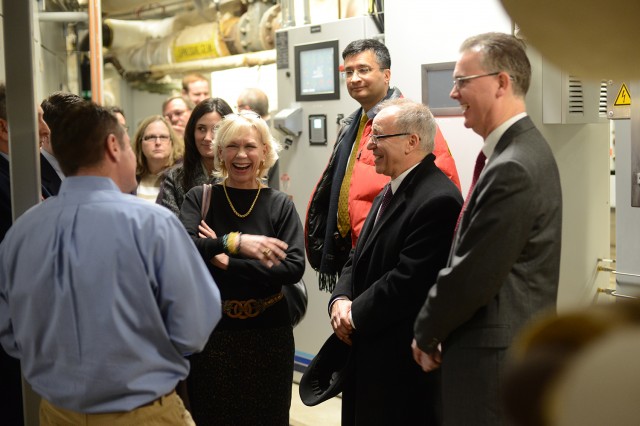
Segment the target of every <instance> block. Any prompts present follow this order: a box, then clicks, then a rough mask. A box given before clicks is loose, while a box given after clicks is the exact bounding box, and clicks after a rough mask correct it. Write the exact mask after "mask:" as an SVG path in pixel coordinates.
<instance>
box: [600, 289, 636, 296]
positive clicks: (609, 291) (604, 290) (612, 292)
mask: <svg viewBox="0 0 640 426" xmlns="http://www.w3.org/2000/svg"><path fill="white" fill-rule="evenodd" d="M598 293H604V294H608V295H609V296H613V297H619V298H621V299H637V297H635V296H629V295H626V294H621V293H618V292H617V291H616V290H614V289H612V288H599V289H598Z"/></svg>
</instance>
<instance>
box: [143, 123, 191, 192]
mask: <svg viewBox="0 0 640 426" xmlns="http://www.w3.org/2000/svg"><path fill="white" fill-rule="evenodd" d="M133 151H134V152H135V154H136V163H137V164H136V178H137V180H138V188H137V189H136V195H137V196H138V197H140V198H143V199H145V200H147V201H150V202H152V203H153V202H155V201H156V198H158V193H159V192H160V186H161V184H162V181H163V179H164V176H165V173H164V172H165V171H166V170H167V169H168V168H169V167H172V166H173V164H174V163H175V161H176V159H178V158H181V157H182V151H183V147H182V143H181V141H180V138H178V137H177V135H176V134H175V132H174V131H173V129H172V128H171V125H170V124H169V122H168V121H167V120H166V119H165V118H164V117H162V116H161V115H152V116H150V117H147V118H145V119H144V120H143V121H142V123H141V124H140V126H138V130H136V134H135V137H134V139H133Z"/></svg>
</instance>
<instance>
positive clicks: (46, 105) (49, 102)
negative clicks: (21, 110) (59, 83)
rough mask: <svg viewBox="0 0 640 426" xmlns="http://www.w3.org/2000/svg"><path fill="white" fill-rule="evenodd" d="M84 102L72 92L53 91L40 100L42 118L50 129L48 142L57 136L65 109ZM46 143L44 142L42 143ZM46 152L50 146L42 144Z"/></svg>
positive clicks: (49, 149)
mask: <svg viewBox="0 0 640 426" xmlns="http://www.w3.org/2000/svg"><path fill="white" fill-rule="evenodd" d="M84 102H86V100H85V99H84V98H82V97H80V96H78V95H76V94H74V93H69V92H53V93H52V94H51V95H50V96H49V97H48V98H46V99H45V100H43V101H42V103H41V104H40V106H41V107H42V112H43V114H42V119H43V120H44V122H45V123H47V126H49V129H50V130H51V136H50V141H51V142H50V143H51V145H53V140H54V139H55V138H56V137H57V134H58V133H59V131H60V130H59V129H60V121H61V120H62V118H63V117H64V115H65V113H66V112H67V110H68V109H69V108H70V107H71V106H73V105H78V104H82V103H84ZM43 145H46V144H43ZM44 149H46V150H47V151H48V152H50V151H51V147H50V146H48V145H47V146H44ZM51 154H53V152H52V153H51Z"/></svg>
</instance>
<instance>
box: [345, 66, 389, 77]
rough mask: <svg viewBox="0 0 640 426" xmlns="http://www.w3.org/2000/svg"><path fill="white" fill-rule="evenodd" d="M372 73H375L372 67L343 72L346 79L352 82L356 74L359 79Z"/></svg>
mask: <svg viewBox="0 0 640 426" xmlns="http://www.w3.org/2000/svg"><path fill="white" fill-rule="evenodd" d="M377 69H378V70H382V69H384V68H377ZM371 71H374V69H373V68H371V67H360V68H358V69H356V70H347V71H343V72H342V75H343V76H344V77H346V78H347V80H351V79H352V78H353V76H354V75H355V74H357V75H358V76H359V77H366V76H367V75H369V73H371Z"/></svg>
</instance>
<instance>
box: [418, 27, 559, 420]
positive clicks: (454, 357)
mask: <svg viewBox="0 0 640 426" xmlns="http://www.w3.org/2000/svg"><path fill="white" fill-rule="evenodd" d="M460 52H461V56H460V59H459V60H458V62H457V63H456V67H455V70H454V86H453V89H452V91H451V97H452V98H453V99H456V100H457V101H458V102H459V103H460V105H461V106H462V109H463V111H464V124H465V127H468V128H471V129H473V131H475V132H476V133H477V134H479V135H480V136H482V137H483V138H484V145H483V147H482V152H481V154H480V155H479V160H478V164H477V165H476V172H477V173H476V172H474V178H475V177H476V175H479V178H478V179H477V183H476V184H475V187H474V186H473V185H472V188H471V190H470V193H469V195H468V196H467V200H466V203H465V207H463V212H462V214H461V218H460V219H459V224H458V227H457V230H456V232H455V236H454V241H453V247H452V250H451V253H450V255H449V261H448V264H447V267H446V268H445V269H443V270H441V271H440V273H439V274H438V278H437V281H436V284H435V286H433V287H432V289H431V291H430V292H429V296H428V297H427V300H426V302H425V304H424V305H423V307H422V309H421V311H420V313H419V315H418V317H417V319H416V322H415V325H414V333H415V340H414V342H413V344H412V348H413V356H414V359H415V360H416V362H418V364H420V365H421V367H422V368H423V370H425V371H430V370H433V369H436V368H438V367H441V368H442V404H443V412H442V416H443V422H444V424H445V425H468V424H473V425H500V424H503V423H504V419H503V415H502V412H501V408H500V405H501V404H500V396H499V388H500V384H501V376H502V372H503V364H504V362H503V361H504V356H505V353H506V350H507V349H508V347H509V345H510V344H511V341H512V339H513V336H514V335H515V334H516V333H517V332H518V331H519V330H520V329H521V327H522V325H523V324H524V323H526V322H527V321H528V320H530V319H531V318H532V317H533V316H534V315H536V314H537V313H538V312H540V311H542V310H546V309H555V303H556V296H557V291H558V278H559V274H560V239H561V234H562V194H561V189H560V177H559V174H558V168H557V166H556V162H555V160H554V158H553V154H552V152H551V149H550V148H549V145H548V144H547V142H546V141H545V139H544V137H543V136H542V135H541V134H540V132H539V131H538V130H537V129H536V127H535V126H534V124H533V122H532V121H531V119H530V118H529V117H528V116H527V113H526V107H525V100H524V98H525V95H526V93H527V90H528V88H529V81H530V78H531V66H530V64H529V60H528V59H527V56H526V53H525V51H524V46H523V44H522V42H521V41H520V40H518V39H516V38H515V37H512V36H510V35H506V34H499V33H488V34H482V35H478V36H475V37H471V38H469V39H467V40H466V41H465V42H464V43H463V44H462V47H461V48H460ZM483 154H484V155H483ZM485 156H486V158H487V159H488V160H487V161H486V164H485V160H484V157H485ZM482 167H484V169H482ZM481 169H482V171H481V173H480V170H481Z"/></svg>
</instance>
